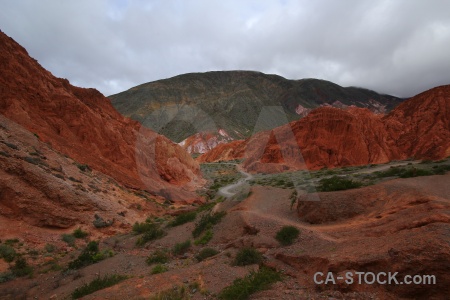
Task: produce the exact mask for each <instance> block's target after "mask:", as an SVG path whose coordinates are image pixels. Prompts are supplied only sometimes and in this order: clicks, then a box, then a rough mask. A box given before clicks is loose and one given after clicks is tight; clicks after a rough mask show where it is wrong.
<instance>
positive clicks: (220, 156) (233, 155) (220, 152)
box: [197, 140, 246, 163]
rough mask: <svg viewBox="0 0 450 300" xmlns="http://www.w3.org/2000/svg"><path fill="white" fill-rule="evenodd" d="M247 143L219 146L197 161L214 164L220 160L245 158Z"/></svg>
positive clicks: (236, 142) (235, 142) (239, 141)
mask: <svg viewBox="0 0 450 300" xmlns="http://www.w3.org/2000/svg"><path fill="white" fill-rule="evenodd" d="M245 146H246V144H245V141H244V140H237V141H232V142H230V143H226V144H219V145H217V146H216V147H214V148H213V149H212V150H210V151H208V152H206V153H205V154H203V155H200V156H199V157H198V158H197V161H198V162H200V163H202V162H213V161H220V160H233V159H239V158H242V157H244V151H245Z"/></svg>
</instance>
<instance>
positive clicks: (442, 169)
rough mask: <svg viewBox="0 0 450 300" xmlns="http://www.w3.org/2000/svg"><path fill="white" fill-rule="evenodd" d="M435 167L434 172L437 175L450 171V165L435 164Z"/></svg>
mask: <svg viewBox="0 0 450 300" xmlns="http://www.w3.org/2000/svg"><path fill="white" fill-rule="evenodd" d="M435 167H436V168H434V167H433V173H434V174H436V175H444V174H445V173H447V172H448V171H450V166H435Z"/></svg>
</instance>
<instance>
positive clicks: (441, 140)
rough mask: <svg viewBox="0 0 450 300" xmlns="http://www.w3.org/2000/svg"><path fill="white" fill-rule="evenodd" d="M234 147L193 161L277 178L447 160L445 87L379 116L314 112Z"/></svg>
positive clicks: (448, 98)
mask: <svg viewBox="0 0 450 300" xmlns="http://www.w3.org/2000/svg"><path fill="white" fill-rule="evenodd" d="M243 144H245V146H244V145H243ZM235 146H236V145H234V144H224V145H220V147H216V148H215V149H213V150H211V151H210V152H208V153H206V154H204V155H202V156H200V157H199V158H198V160H199V161H200V162H210V161H217V160H226V159H240V158H245V162H244V167H245V168H246V169H247V170H249V171H253V172H270V171H272V172H279V171H283V170H294V169H304V168H308V169H320V168H323V167H327V168H333V167H340V166H351V165H365V164H379V163H385V162H388V161H391V160H397V159H407V158H415V159H439V158H443V157H447V156H449V154H450V86H449V85H448V86H441V87H436V88H434V89H431V90H429V91H426V92H423V93H421V94H419V95H417V96H415V97H413V98H411V99H409V100H407V101H405V102H404V103H402V104H401V105H400V106H398V107H397V108H395V109H394V110H393V111H392V112H391V113H389V114H388V115H385V116H383V115H379V114H374V113H372V112H370V111H369V110H368V109H362V108H356V107H350V108H347V109H346V110H342V109H337V108H332V107H322V108H318V109H315V110H313V111H312V112H311V113H310V114H309V115H308V116H307V117H305V118H303V119H301V120H299V121H294V122H291V123H289V124H287V125H284V126H281V127H277V128H275V129H273V130H271V131H264V132H259V133H257V134H255V135H254V136H253V137H251V138H249V139H247V140H245V142H242V143H239V151H233V150H232V148H233V147H235ZM243 148H245V150H243Z"/></svg>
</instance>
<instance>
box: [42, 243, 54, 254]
mask: <svg viewBox="0 0 450 300" xmlns="http://www.w3.org/2000/svg"><path fill="white" fill-rule="evenodd" d="M55 250H56V247H55V245H53V244H45V251H47V252H48V253H53V252H55Z"/></svg>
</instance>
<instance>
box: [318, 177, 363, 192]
mask: <svg viewBox="0 0 450 300" xmlns="http://www.w3.org/2000/svg"><path fill="white" fill-rule="evenodd" d="M319 183H320V186H319V187H318V188H317V190H318V191H320V192H331V191H341V190H348V189H354V188H358V187H361V186H362V183H361V182H357V181H353V180H351V179H345V178H341V177H338V176H333V177H331V178H324V179H321V180H320V181H319Z"/></svg>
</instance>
